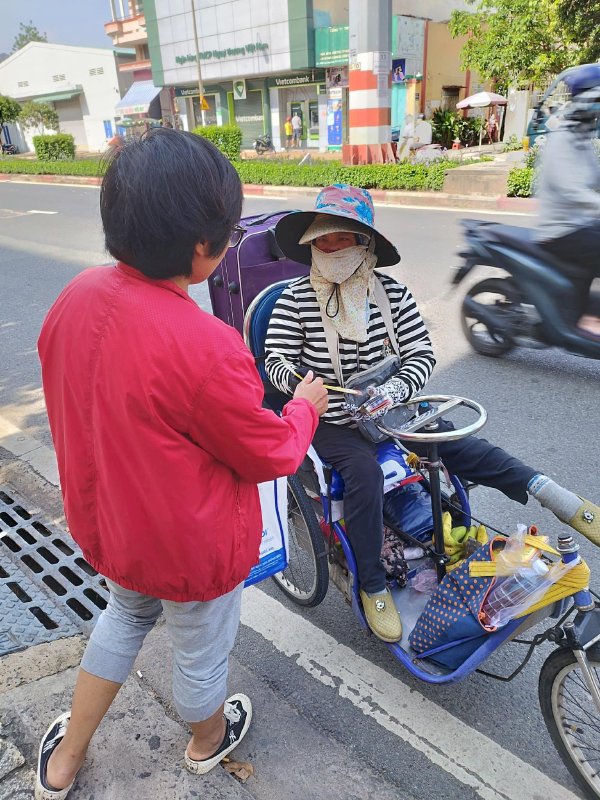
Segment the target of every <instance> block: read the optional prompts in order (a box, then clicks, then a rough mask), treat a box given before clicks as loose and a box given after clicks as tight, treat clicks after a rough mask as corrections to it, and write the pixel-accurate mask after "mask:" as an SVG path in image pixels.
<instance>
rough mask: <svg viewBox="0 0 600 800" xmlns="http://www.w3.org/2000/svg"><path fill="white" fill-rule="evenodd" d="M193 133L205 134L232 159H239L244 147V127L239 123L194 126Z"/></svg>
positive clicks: (205, 136) (206, 137)
mask: <svg viewBox="0 0 600 800" xmlns="http://www.w3.org/2000/svg"><path fill="white" fill-rule="evenodd" d="M192 133H196V134H197V135H198V136H204V138H205V139H208V140H209V141H210V142H212V143H213V144H214V145H216V146H217V147H218V148H219V150H220V151H221V152H222V153H224V154H225V155H226V156H227V158H228V159H229V160H230V161H238V160H239V157H240V151H241V149H242V129H241V128H239V127H238V126H237V125H206V126H205V127H202V126H200V127H198V128H194V130H193V131H192Z"/></svg>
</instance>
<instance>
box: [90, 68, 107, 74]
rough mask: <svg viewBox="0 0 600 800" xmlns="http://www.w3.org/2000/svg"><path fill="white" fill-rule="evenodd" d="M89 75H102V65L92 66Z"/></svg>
mask: <svg viewBox="0 0 600 800" xmlns="http://www.w3.org/2000/svg"><path fill="white" fill-rule="evenodd" d="M90 75H104V67H92V69H91V70H90Z"/></svg>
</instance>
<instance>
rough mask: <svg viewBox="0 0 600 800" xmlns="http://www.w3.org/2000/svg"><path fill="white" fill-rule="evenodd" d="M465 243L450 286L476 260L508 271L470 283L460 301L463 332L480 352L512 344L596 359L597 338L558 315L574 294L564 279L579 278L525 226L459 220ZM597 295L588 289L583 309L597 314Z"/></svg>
mask: <svg viewBox="0 0 600 800" xmlns="http://www.w3.org/2000/svg"><path fill="white" fill-rule="evenodd" d="M462 225H463V228H464V236H465V240H466V244H467V247H466V248H465V249H464V250H463V251H462V252H461V253H460V255H461V257H462V259H463V264H462V265H461V266H460V267H459V268H458V269H457V271H456V274H455V275H454V277H453V279H452V285H453V286H458V285H459V284H460V283H462V281H463V280H464V279H465V278H466V277H467V275H469V274H470V273H471V271H472V270H473V269H474V268H475V267H476V266H478V265H481V266H488V267H496V268H498V269H502V270H504V271H505V272H506V273H508V275H505V276H503V277H500V278H486V279H485V280H483V281H480V282H479V283H476V284H475V285H474V286H472V287H471V288H470V289H469V290H468V292H467V293H466V295H465V297H464V299H463V301H462V306H461V323H462V329H463V332H464V334H465V336H466V338H467V340H468V342H469V344H470V345H471V347H473V349H474V350H476V351H477V352H478V353H481V354H482V355H484V356H494V357H498V356H503V355H505V354H506V353H508V352H509V351H510V350H512V349H513V348H515V347H530V348H534V349H538V350H539V349H543V348H546V347H560V348H562V349H563V350H566V351H568V352H569V353H573V354H574V355H579V356H587V357H588V358H600V337H597V336H594V335H592V334H586V333H584V332H583V331H582V330H581V329H580V328H577V327H575V326H574V325H573V324H572V323H571V324H570V323H569V322H568V321H567V320H566V319H565V318H564V313H563V312H564V309H565V298H568V297H574V296H575V295H576V291H577V290H576V287H575V284H574V283H573V282H572V281H571V280H569V277H568V276H569V275H571V276H572V277H573V278H577V277H581V274H580V273H579V271H578V268H577V267H576V266H574V265H572V264H564V263H561V262H559V261H558V260H557V259H556V258H554V257H553V256H551V255H550V254H549V253H548V252H547V251H545V250H544V249H543V248H541V247H540V246H539V245H538V244H537V243H536V242H535V241H534V240H533V238H532V236H531V232H530V231H528V230H527V229H526V228H520V227H517V226H514V225H501V224H499V223H496V222H487V221H484V220H473V219H471V220H469V219H467V220H463V221H462ZM599 311H600V296H599V295H598V294H597V293H596V294H591V295H590V298H589V301H588V313H590V314H593V315H595V316H599Z"/></svg>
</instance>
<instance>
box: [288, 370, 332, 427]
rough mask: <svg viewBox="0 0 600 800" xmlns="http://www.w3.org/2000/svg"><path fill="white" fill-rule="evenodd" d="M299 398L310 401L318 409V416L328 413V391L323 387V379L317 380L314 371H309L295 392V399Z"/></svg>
mask: <svg viewBox="0 0 600 800" xmlns="http://www.w3.org/2000/svg"><path fill="white" fill-rule="evenodd" d="M298 398H304V399H305V400H308V401H309V403H312V404H313V406H314V407H315V408H316V409H317V413H318V415H319V416H322V415H323V414H324V413H325V412H326V411H327V406H328V404H329V397H328V395H327V389H325V387H324V386H323V378H315V377H314V373H313V372H312V370H309V371H308V373H307V375H306V377H305V378H303V379H302V381H300V383H299V384H298V386H296V389H295V391H294V399H298Z"/></svg>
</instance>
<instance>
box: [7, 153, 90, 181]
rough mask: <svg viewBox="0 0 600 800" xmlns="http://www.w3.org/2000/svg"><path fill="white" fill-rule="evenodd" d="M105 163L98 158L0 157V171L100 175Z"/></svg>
mask: <svg viewBox="0 0 600 800" xmlns="http://www.w3.org/2000/svg"><path fill="white" fill-rule="evenodd" d="M105 166H106V165H105V163H104V162H103V161H100V160H99V159H92V158H90V159H85V160H81V161H34V160H33V159H28V158H15V157H14V156H12V157H10V158H2V157H0V173H11V174H13V175H15V174H16V175H83V176H87V177H92V178H97V177H100V176H101V175H102V174H103V172H104V169H105Z"/></svg>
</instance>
